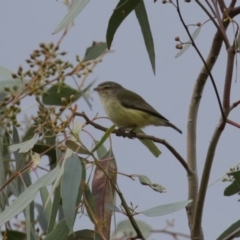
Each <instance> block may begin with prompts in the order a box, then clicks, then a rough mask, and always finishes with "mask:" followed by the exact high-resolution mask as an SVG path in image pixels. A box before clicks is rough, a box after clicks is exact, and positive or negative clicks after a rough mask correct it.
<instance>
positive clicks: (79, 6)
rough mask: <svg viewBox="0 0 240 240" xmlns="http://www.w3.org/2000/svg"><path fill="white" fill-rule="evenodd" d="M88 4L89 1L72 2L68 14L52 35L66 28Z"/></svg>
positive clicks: (77, 0) (75, 0)
mask: <svg viewBox="0 0 240 240" xmlns="http://www.w3.org/2000/svg"><path fill="white" fill-rule="evenodd" d="M88 3H89V0H72V4H71V6H70V8H69V11H68V13H67V14H66V15H65V17H64V18H63V20H62V21H61V22H60V24H59V25H58V26H57V28H56V29H55V30H54V32H53V34H55V33H58V32H60V31H61V30H63V29H64V28H66V27H67V26H68V25H69V24H70V23H71V22H72V21H73V20H74V19H75V18H76V17H77V15H78V14H79V13H80V12H81V11H82V10H83V9H84V8H85V6H86V5H87V4H88Z"/></svg>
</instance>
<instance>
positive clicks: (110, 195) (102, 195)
mask: <svg viewBox="0 0 240 240" xmlns="http://www.w3.org/2000/svg"><path fill="white" fill-rule="evenodd" d="M98 164H100V165H101V167H102V168H103V169H105V172H106V174H108V176H110V177H111V181H110V180H109V179H108V177H107V176H106V174H105V173H104V172H103V171H102V170H101V168H100V167H98V166H96V168H95V172H94V175H93V180H92V193H93V197H94V202H95V206H96V210H97V216H98V219H99V220H100V221H104V223H105V224H104V226H103V228H102V231H103V234H104V236H105V237H106V238H107V239H110V226H111V217H112V211H111V210H109V209H106V208H105V205H106V204H114V200H115V188H114V184H115V183H116V181H117V174H116V172H117V164H116V161H115V158H114V155H113V152H112V150H111V149H110V150H109V151H108V152H107V153H106V154H105V155H104V156H103V157H102V159H101V160H100V161H98ZM95 230H97V229H95Z"/></svg>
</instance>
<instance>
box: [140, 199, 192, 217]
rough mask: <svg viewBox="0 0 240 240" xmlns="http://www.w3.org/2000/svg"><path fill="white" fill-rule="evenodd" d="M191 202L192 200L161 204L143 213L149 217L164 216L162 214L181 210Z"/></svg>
mask: <svg viewBox="0 0 240 240" xmlns="http://www.w3.org/2000/svg"><path fill="white" fill-rule="evenodd" d="M190 202H192V200H187V201H182V202H176V203H170V204H164V205H160V206H157V207H154V208H150V209H147V210H145V211H143V212H141V213H142V214H144V215H145V216H148V217H157V216H162V215H166V214H169V213H173V212H176V211H179V210H181V209H183V208H185V207H186V206H187V205H188V204H189V203H190Z"/></svg>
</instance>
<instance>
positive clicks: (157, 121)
mask: <svg viewBox="0 0 240 240" xmlns="http://www.w3.org/2000/svg"><path fill="white" fill-rule="evenodd" d="M94 90H95V91H97V92H98V94H99V97H100V99H101V102H102V105H103V107H104V110H105V112H106V114H107V115H108V117H109V119H110V120H111V121H112V122H113V123H114V124H115V125H117V126H118V127H119V128H121V129H132V130H134V129H136V128H143V127H146V126H149V125H154V126H165V127H171V128H173V129H175V130H176V131H178V132H179V133H182V131H181V130H180V129H179V128H177V127H176V126H175V125H173V124H172V123H170V122H169V121H168V120H167V119H166V118H165V117H163V116H162V115H161V114H160V113H158V112H157V111H156V110H155V109H154V108H153V107H152V106H151V105H149V104H148V103H147V102H146V101H145V100H144V99H143V98H142V97H141V96H139V95H138V94H137V93H135V92H132V91H130V90H128V89H126V88H124V87H123V86H121V85H120V84H118V83H116V82H103V83H100V84H99V85H98V86H97V87H96V88H95V89H94Z"/></svg>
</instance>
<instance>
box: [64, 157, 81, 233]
mask: <svg viewBox="0 0 240 240" xmlns="http://www.w3.org/2000/svg"><path fill="white" fill-rule="evenodd" d="M81 179H82V164H81V161H80V159H79V157H78V156H77V155H76V154H73V155H72V156H71V157H69V158H68V159H67V160H66V163H65V168H64V173H63V177H62V182H61V196H62V205H63V213H64V217H65V221H66V224H67V226H68V227H69V229H70V230H73V224H74V221H75V216H76V201H77V196H78V191H79V186H80V182H81ZM80 197H81V196H80Z"/></svg>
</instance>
